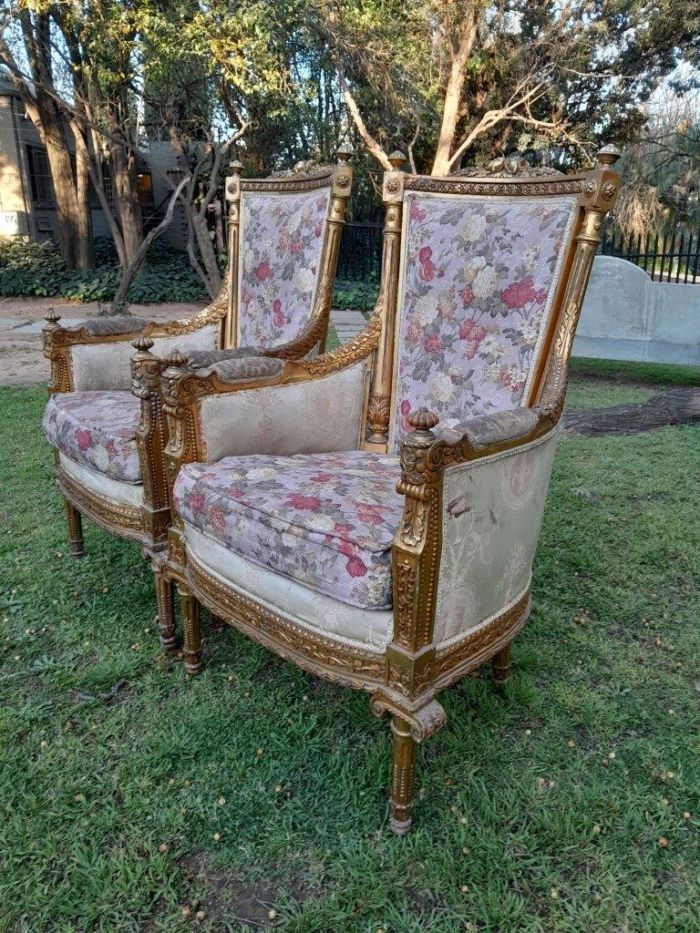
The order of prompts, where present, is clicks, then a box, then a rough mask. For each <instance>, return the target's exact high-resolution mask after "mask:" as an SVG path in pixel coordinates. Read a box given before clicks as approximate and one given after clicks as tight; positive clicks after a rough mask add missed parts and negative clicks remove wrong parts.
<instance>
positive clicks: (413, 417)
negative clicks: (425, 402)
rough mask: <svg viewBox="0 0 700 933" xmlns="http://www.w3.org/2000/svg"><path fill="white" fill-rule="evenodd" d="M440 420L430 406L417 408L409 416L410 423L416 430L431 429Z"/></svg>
mask: <svg viewBox="0 0 700 933" xmlns="http://www.w3.org/2000/svg"><path fill="white" fill-rule="evenodd" d="M439 421H440V419H439V418H438V416H437V415H436V414H435V412H434V411H431V410H430V409H429V408H417V409H416V410H415V411H412V412H411V414H410V415H409V416H408V423H409V424H410V425H411V427H412V428H413V429H414V430H415V431H431V430H432V429H433V428H434V427H435V425H436V424H437V423H438V422H439Z"/></svg>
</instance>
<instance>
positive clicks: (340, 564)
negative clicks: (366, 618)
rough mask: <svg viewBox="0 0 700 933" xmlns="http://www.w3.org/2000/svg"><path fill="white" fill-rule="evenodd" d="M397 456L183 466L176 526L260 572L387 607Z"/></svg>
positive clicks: (355, 602)
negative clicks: (223, 548)
mask: <svg viewBox="0 0 700 933" xmlns="http://www.w3.org/2000/svg"><path fill="white" fill-rule="evenodd" d="M400 474H401V470H400V466H399V461H398V459H397V458H396V457H387V456H385V455H381V454H372V453H364V452H360V451H348V452H343V453H331V454H303V455H298V456H295V457H269V456H250V457H225V458H224V459H222V460H220V461H219V462H218V463H215V464H204V463H192V464H187V465H185V466H183V468H182V469H181V470H180V473H179V475H178V478H177V481H176V483H175V509H176V511H177V512H178V513H179V515H180V516H181V517H182V519H183V520H184V521H185V522H187V523H188V524H190V525H193V526H194V527H195V528H198V529H199V530H200V531H202V532H204V533H205V534H208V535H209V536H210V537H212V538H214V539H215V540H217V541H219V542H220V543H222V544H224V545H226V546H227V547H229V548H230V549H231V550H232V551H234V552H235V553H236V554H239V555H240V556H241V557H244V558H246V559H248V560H250V561H253V562H254V563H256V564H259V565H260V566H262V567H267V568H269V569H270V570H274V571H275V572H276V573H280V574H284V575H285V576H287V577H291V578H292V579H293V580H296V581H298V582H299V583H303V584H304V585H306V586H308V587H311V588H312V589H314V590H316V591H318V592H320V593H325V594H326V595H327V596H331V597H333V598H334V599H337V600H339V601H340V602H344V603H348V604H349V605H351V606H358V607H360V608H362V609H388V608H390V607H391V605H392V583H391V543H392V541H393V538H394V535H395V533H396V531H397V529H398V527H399V523H400V520H401V515H402V511H403V497H402V496H400V495H399V494H398V493H397V492H396V483H397V481H398V479H399V477H400Z"/></svg>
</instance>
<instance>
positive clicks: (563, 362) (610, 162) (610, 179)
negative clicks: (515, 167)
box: [531, 146, 620, 420]
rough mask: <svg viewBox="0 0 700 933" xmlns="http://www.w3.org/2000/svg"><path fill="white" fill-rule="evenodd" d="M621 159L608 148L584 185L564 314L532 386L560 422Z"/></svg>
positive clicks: (563, 299)
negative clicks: (578, 331) (573, 348)
mask: <svg viewBox="0 0 700 933" xmlns="http://www.w3.org/2000/svg"><path fill="white" fill-rule="evenodd" d="M619 158H620V151H619V149H617V148H616V147H615V146H605V147H604V148H603V149H601V150H600V152H599V153H598V156H597V166H596V169H595V171H594V172H593V173H591V175H590V176H589V178H588V179H587V181H586V182H585V184H584V186H583V192H582V194H583V203H584V205H585V209H584V216H583V221H582V223H581V227H580V229H579V231H578V233H577V236H576V251H575V253H574V258H573V263H572V267H571V271H570V274H569V276H568V278H567V280H566V290H565V292H564V296H563V298H562V312H561V314H560V316H559V320H558V321H557V326H556V328H555V330H554V332H553V333H552V334H551V337H550V341H551V343H550V347H551V349H550V357H549V359H548V361H547V365H546V367H543V370H542V372H541V373H540V380H539V382H538V384H537V385H535V386H533V392H532V395H531V398H532V399H533V400H537V401H538V403H539V406H540V407H542V408H546V409H548V410H549V411H550V412H551V413H552V414H553V416H554V417H555V418H556V420H558V419H559V418H560V417H561V414H562V411H563V410H564V400H565V397H566V385H567V380H568V377H567V372H568V361H569V354H570V352H571V345H572V343H573V340H574V335H575V334H576V326H577V324H578V319H579V316H580V314H581V307H582V305H583V298H584V295H585V293H586V287H587V285H588V280H589V278H590V275H591V270H592V268H593V260H594V259H595V255H596V253H597V251H598V245H599V243H600V235H601V230H602V227H603V220H604V219H605V215H606V214H607V213H608V211H610V210H611V209H612V207H613V206H614V204H615V200H616V198H617V194H618V191H619V189H620V176H619V175H618V174H617V172H615V171H614V170H613V166H614V165H615V163H616V162H617V160H618V159H619Z"/></svg>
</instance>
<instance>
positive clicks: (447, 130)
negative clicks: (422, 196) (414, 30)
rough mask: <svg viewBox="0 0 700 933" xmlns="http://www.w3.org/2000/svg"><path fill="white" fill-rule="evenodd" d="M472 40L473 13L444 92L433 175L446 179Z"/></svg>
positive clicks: (456, 52) (473, 34) (473, 31)
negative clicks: (442, 176)
mask: <svg viewBox="0 0 700 933" xmlns="http://www.w3.org/2000/svg"><path fill="white" fill-rule="evenodd" d="M475 37H476V18H475V14H474V11H473V10H472V11H471V13H470V14H469V16H468V17H467V19H466V20H465V22H464V25H463V27H462V33H461V36H460V40H459V45H458V47H457V49H453V51H452V66H451V68H450V76H449V78H448V80H447V88H446V89H445V102H444V106H443V111H442V124H441V125H440V136H439V138H438V144H437V149H436V150H435V161H434V162H433V170H432V172H431V174H432V175H447V174H448V173H449V171H450V153H451V152H452V147H453V146H454V141H455V134H456V132H457V122H458V120H459V105H460V101H461V99H462V90H463V89H464V81H465V78H466V75H465V68H466V66H467V61H468V60H469V56H470V55H471V51H472V46H473V45H474V39H475Z"/></svg>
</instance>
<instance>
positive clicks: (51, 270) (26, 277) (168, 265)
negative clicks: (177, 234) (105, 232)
mask: <svg viewBox="0 0 700 933" xmlns="http://www.w3.org/2000/svg"><path fill="white" fill-rule="evenodd" d="M95 258H96V262H97V267H96V268H95V269H94V270H93V271H92V272H77V271H69V270H68V269H66V267H65V265H64V263H63V260H62V259H61V255H60V252H59V250H58V247H57V246H56V245H55V244H54V243H53V242H51V241H46V242H43V243H32V242H24V241H18V240H11V241H8V242H6V243H2V244H0V296H2V297H5V298H7V297H20V296H22V297H25V296H26V297H28V296H32V295H36V296H41V297H51V298H54V297H56V298H58V297H60V298H69V299H71V300H73V301H102V302H108V301H111V300H112V298H113V297H114V294H115V292H116V290H117V287H118V285H119V280H120V278H121V269H120V267H119V266H118V264H117V262H116V256H115V254H114V250H113V248H112V246H111V241H108V240H107V241H104V240H102V241H99V240H98V241H97V242H96V246H95ZM203 298H206V292H205V290H204V288H203V286H202V283H201V282H200V280H199V279H198V278H197V276H196V275H195V273H194V272H193V270H192V268H191V267H190V265H189V263H188V262H187V259H186V257H185V256H184V254H183V253H181V252H177V251H176V250H174V249H172V248H171V247H168V246H167V245H165V244H163V243H162V242H158V243H156V244H155V245H154V248H153V249H152V250H151V255H150V257H149V259H147V261H146V264H145V265H144V267H143V268H142V269H141V271H140V272H139V273H138V274H137V275H136V278H135V279H134V281H133V283H132V285H131V288H130V289H129V295H128V299H129V301H130V302H133V303H134V304H149V303H155V302H163V301H199V300H201V299H203Z"/></svg>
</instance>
